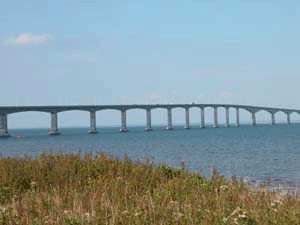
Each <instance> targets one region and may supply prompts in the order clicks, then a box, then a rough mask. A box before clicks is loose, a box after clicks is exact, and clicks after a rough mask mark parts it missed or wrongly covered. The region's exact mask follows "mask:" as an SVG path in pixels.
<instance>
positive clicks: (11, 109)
mask: <svg viewBox="0 0 300 225" xmlns="http://www.w3.org/2000/svg"><path fill="white" fill-rule="evenodd" d="M193 107H196V108H199V109H201V113H200V115H201V122H200V127H201V128H205V115H204V112H205V111H204V109H205V108H207V107H210V108H213V109H214V127H215V128H217V127H218V108H220V107H222V108H225V118H226V119H225V127H229V108H234V109H236V124H235V125H236V127H239V126H240V119H239V110H240V109H244V110H246V111H248V112H250V113H251V114H252V126H255V125H256V118H255V114H256V113H257V112H259V111H261V110H264V111H266V112H269V113H270V114H271V123H272V125H275V114H276V113H277V112H283V113H285V114H286V116H287V124H290V114H291V113H294V112H295V113H298V114H299V115H300V110H295V109H282V108H268V107H257V106H247V105H227V104H156V105H72V106H4V107H0V137H9V136H10V135H9V132H8V127H7V115H8V114H12V113H19V112H28V111H38V112H47V113H50V114H51V128H50V131H49V135H59V134H60V132H59V130H58V126H57V113H59V112H64V111H71V110H83V111H89V112H90V129H89V133H97V130H96V111H101V110H107V109H110V110H111V109H113V110H119V111H121V128H120V131H121V132H127V131H128V129H127V125H126V111H128V110H131V109H144V110H145V111H146V128H145V131H151V130H152V128H151V110H152V109H157V108H163V109H166V110H167V115H168V121H167V129H168V130H172V129H173V127H172V109H174V108H183V109H185V128H186V129H189V128H190V119H189V109H190V108H193Z"/></svg>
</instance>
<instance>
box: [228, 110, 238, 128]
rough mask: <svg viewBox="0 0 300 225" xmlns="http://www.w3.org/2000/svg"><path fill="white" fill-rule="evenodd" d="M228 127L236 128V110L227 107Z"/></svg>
mask: <svg viewBox="0 0 300 225" xmlns="http://www.w3.org/2000/svg"><path fill="white" fill-rule="evenodd" d="M228 111H229V125H230V126H232V127H234V126H236V125H237V124H236V108H233V107H229V109H228Z"/></svg>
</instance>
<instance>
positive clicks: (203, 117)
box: [200, 108, 205, 128]
mask: <svg viewBox="0 0 300 225" xmlns="http://www.w3.org/2000/svg"><path fill="white" fill-rule="evenodd" d="M200 123H201V124H200V128H205V116H204V108H201V122H200Z"/></svg>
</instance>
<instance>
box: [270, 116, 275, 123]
mask: <svg viewBox="0 0 300 225" xmlns="http://www.w3.org/2000/svg"><path fill="white" fill-rule="evenodd" d="M271 117H272V125H275V114H274V113H271Z"/></svg>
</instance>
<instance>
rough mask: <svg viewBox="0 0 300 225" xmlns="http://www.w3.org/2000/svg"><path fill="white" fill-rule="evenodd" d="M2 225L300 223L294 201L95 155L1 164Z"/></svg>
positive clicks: (217, 179) (236, 183)
mask: <svg viewBox="0 0 300 225" xmlns="http://www.w3.org/2000/svg"><path fill="white" fill-rule="evenodd" d="M0 204H1V208H0V224H32V225H38V224H73V225H75V224H300V200H299V198H298V196H291V195H285V194H283V193H281V192H280V190H279V191H277V192H273V191H270V190H267V188H265V187H264V188H257V189H250V188H249V187H248V186H247V185H246V184H245V183H244V182H242V180H237V179H235V178H233V179H232V180H231V181H227V180H225V179H224V177H223V176H221V175H219V174H218V173H217V171H216V170H213V172H212V176H211V178H210V179H207V178H206V177H204V176H202V175H201V174H199V173H191V172H189V171H187V170H185V169H184V164H182V168H180V169H173V168H170V167H168V166H167V165H153V164H152V163H151V162H149V161H146V162H143V163H142V162H132V161H130V160H128V159H127V158H124V159H122V160H120V159H117V158H115V157H113V156H109V155H106V154H101V153H98V154H97V155H94V156H93V155H91V154H85V155H84V156H80V154H62V153H59V154H43V155H41V156H40V157H39V158H36V159H32V158H30V157H20V158H4V157H2V158H0Z"/></svg>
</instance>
